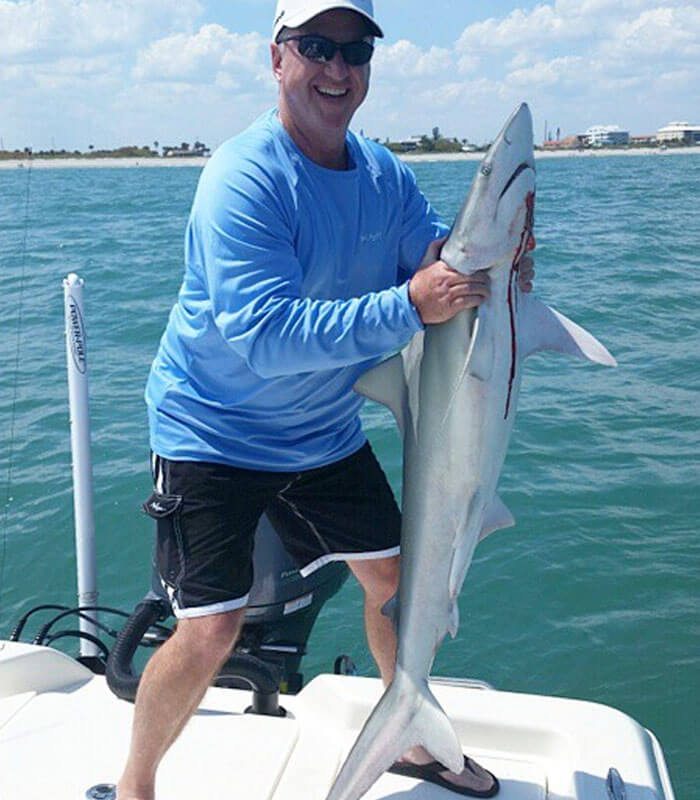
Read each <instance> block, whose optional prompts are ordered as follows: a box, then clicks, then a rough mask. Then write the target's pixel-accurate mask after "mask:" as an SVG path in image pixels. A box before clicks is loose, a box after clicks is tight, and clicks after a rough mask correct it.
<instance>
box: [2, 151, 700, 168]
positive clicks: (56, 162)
mask: <svg viewBox="0 0 700 800" xmlns="http://www.w3.org/2000/svg"><path fill="white" fill-rule="evenodd" d="M675 155H700V146H696V147H677V148H676V147H674V148H669V149H667V150H658V149H656V148H639V149H634V150H610V149H605V148H601V149H600V150H553V151H550V152H545V151H542V150H538V151H536V152H535V158H536V159H541V158H602V157H607V156H624V157H627V156H629V157H634V156H655V157H657V158H666V157H667V156H675ZM483 157H484V154H483V153H401V154H399V158H401V159H402V160H403V161H408V162H420V161H423V162H429V161H481V159H482V158H483ZM206 163H207V159H206V158H44V159H42V158H33V159H21V160H9V161H0V170H2V169H18V168H19V169H23V168H26V167H29V166H30V164H31V167H32V169H114V168H116V167H119V168H127V167H128V168H131V169H136V168H141V167H143V168H148V169H150V168H152V167H198V168H200V169H201V168H202V167H203V166H204V165H205V164H206Z"/></svg>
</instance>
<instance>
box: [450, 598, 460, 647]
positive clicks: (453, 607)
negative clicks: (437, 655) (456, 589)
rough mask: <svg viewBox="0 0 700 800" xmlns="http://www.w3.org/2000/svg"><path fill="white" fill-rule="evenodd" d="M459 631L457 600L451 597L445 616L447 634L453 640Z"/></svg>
mask: <svg viewBox="0 0 700 800" xmlns="http://www.w3.org/2000/svg"><path fill="white" fill-rule="evenodd" d="M458 630H459V605H458V604H457V598H456V597H453V598H452V600H451V601H450V610H449V612H448V614H447V632H448V633H449V634H450V636H451V637H452V638H453V639H454V638H455V636H456V635H457V631H458Z"/></svg>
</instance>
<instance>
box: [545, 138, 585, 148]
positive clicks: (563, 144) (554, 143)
mask: <svg viewBox="0 0 700 800" xmlns="http://www.w3.org/2000/svg"><path fill="white" fill-rule="evenodd" d="M585 144H586V142H585V137H584V136H583V134H580V135H575V136H565V137H564V138H563V139H550V140H549V141H547V142H543V143H542V148H543V149H544V150H580V149H581V148H582V147H583V146H584V145H585Z"/></svg>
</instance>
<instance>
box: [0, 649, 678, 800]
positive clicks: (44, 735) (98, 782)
mask: <svg viewBox="0 0 700 800" xmlns="http://www.w3.org/2000/svg"><path fill="white" fill-rule="evenodd" d="M433 691H434V693H435V694H436V696H437V698H438V700H439V701H440V703H441V704H442V706H443V708H445V709H446V710H447V712H448V714H449V716H450V719H451V720H452V721H453V723H454V725H455V728H456V730H457V732H458V734H459V736H460V738H461V740H462V742H463V745H464V750H465V752H467V753H469V754H470V755H471V756H473V757H474V758H476V759H477V760H478V761H479V762H480V763H481V764H483V765H484V766H485V767H487V768H488V769H490V770H492V771H493V772H494V773H495V774H496V775H498V777H499V780H500V783H501V789H500V792H499V794H498V797H500V798H502V800H545V798H546V799H547V800H565V799H566V800H574V798H575V799H576V800H672V799H673V791H672V788H671V783H670V780H669V777H668V772H667V770H666V765H665V763H664V758H663V754H662V752H661V748H660V746H659V743H658V742H657V740H656V739H655V738H654V736H653V734H651V733H650V732H649V731H647V730H645V729H644V728H642V727H641V726H640V725H638V724H637V723H636V722H634V720H632V719H630V718H629V717H627V716H626V715H624V714H622V713H620V712H618V711H615V710H614V709H611V708H608V707H605V706H601V705H597V704H594V703H588V702H581V701H576V700H566V699H560V698H553V697H539V696H534V695H526V694H514V693H510V692H499V691H496V690H494V689H490V688H488V687H485V686H482V685H479V684H475V683H471V682H466V681H459V680H451V679H443V680H439V681H435V682H434V686H433ZM380 694H381V684H380V682H379V680H377V679H372V678H359V677H352V676H347V675H321V676H319V677H317V678H315V679H314V680H312V681H311V682H310V683H309V684H308V685H307V686H305V687H304V688H303V689H302V690H301V692H300V693H299V694H297V695H294V696H292V695H290V696H284V697H283V698H282V706H283V707H284V709H285V711H286V715H285V716H269V715H260V714H252V713H245V710H246V709H247V708H248V707H249V706H250V703H251V697H250V692H249V691H245V690H241V689H228V688H211V689H210V690H209V691H208V693H207V695H206V697H205V698H204V701H203V702H202V704H201V706H200V709H199V711H198V712H197V714H196V715H195V717H194V718H193V719H192V720H191V722H190V724H189V725H188V726H187V727H186V729H185V731H184V733H183V734H182V736H181V737H180V739H178V741H177V742H176V743H175V745H174V746H173V748H172V750H171V751H170V752H169V753H168V754H167V756H166V758H165V760H164V762H163V764H162V766H161V770H160V773H159V778H158V797H160V798H163V799H164V800H196V798H224V797H231V798H245V799H246V800H324V798H325V797H326V794H327V792H328V790H329V788H330V786H331V783H332V782H333V779H334V777H335V775H336V773H337V771H338V769H339V768H340V765H341V763H342V761H343V759H344V757H345V754H346V753H347V751H348V750H349V748H350V746H351V745H352V743H353V742H354V740H355V737H356V736H357V734H358V733H359V731H360V728H361V726H362V723H363V721H364V719H365V718H366V717H367V716H368V715H369V713H370V711H371V710H372V708H373V706H374V704H375V703H376V702H377V701H378V699H379V697H380ZM132 708H133V707H132V705H131V704H130V703H129V702H128V701H126V700H120V699H118V698H117V697H116V696H115V695H114V694H112V692H111V691H110V689H109V688H108V686H107V683H106V680H105V678H104V677H103V676H100V675H95V674H94V673H92V672H91V671H90V670H89V669H88V668H87V667H85V666H83V665H82V664H80V663H78V662H77V661H75V660H73V659H72V658H70V657H69V656H67V655H65V654H63V653H60V652H58V651H57V650H54V649H52V648H50V647H42V646H37V645H27V644H21V643H16V642H2V643H0V753H1V754H2V756H1V764H2V768H1V769H0V797H2V798H3V800H45V798H51V800H79V799H80V800H82V799H83V798H86V797H91V798H108V797H110V796H111V795H110V791H109V786H108V785H109V784H113V783H114V782H115V781H116V780H117V778H118V776H119V773H120V770H121V768H122V766H123V764H124V761H125V758H126V753H127V748H128V744H129V734H130V724H131V716H132ZM366 797H367V798H368V800H379V799H380V798H383V799H384V800H389V798H391V800H429V799H432V798H434V799H435V800H449V798H450V797H452V798H455V797H457V795H455V794H453V793H452V792H448V791H446V790H444V789H441V788H439V787H437V786H435V785H433V784H429V783H425V782H418V781H416V780H414V779H411V778H407V777H403V776H399V775H394V774H390V773H387V774H385V775H384V776H383V777H382V778H381V779H380V780H379V781H378V782H377V783H376V784H375V785H374V786H373V787H372V789H371V790H370V791H369V792H368V794H367V795H366Z"/></svg>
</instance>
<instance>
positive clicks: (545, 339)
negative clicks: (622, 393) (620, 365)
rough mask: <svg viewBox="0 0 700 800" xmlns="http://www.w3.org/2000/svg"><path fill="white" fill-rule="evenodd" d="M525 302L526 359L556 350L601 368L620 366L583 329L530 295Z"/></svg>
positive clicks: (522, 349)
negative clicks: (545, 351) (539, 353)
mask: <svg viewBox="0 0 700 800" xmlns="http://www.w3.org/2000/svg"><path fill="white" fill-rule="evenodd" d="M521 302H522V305H521V308H520V312H519V319H520V320H521V325H520V331H519V337H518V339H519V344H520V352H521V356H522V358H527V357H528V356H531V355H532V354H533V353H538V352H539V351H540V350H554V351H556V352H558V353H565V354H567V355H571V356H576V357H577V358H584V359H588V360H589V361H594V362H595V363H597V364H605V365H606V366H609V367H615V366H617V361H615V359H614V358H613V357H612V356H611V355H610V353H609V352H608V350H607V349H606V348H605V346H604V345H602V344H601V343H600V342H599V341H598V340H597V339H596V338H595V336H593V335H592V334H590V333H589V332H588V331H587V330H584V328H582V327H581V326H580V325H577V324H576V323H575V322H572V320H570V319H569V318H568V317H565V316H564V315H563V314H560V313H559V312H558V311H555V310H554V309H553V308H550V307H549V306H547V305H545V304H544V303H542V302H540V301H539V300H537V299H535V298H534V297H531V296H529V295H523V296H522V298H521Z"/></svg>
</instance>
